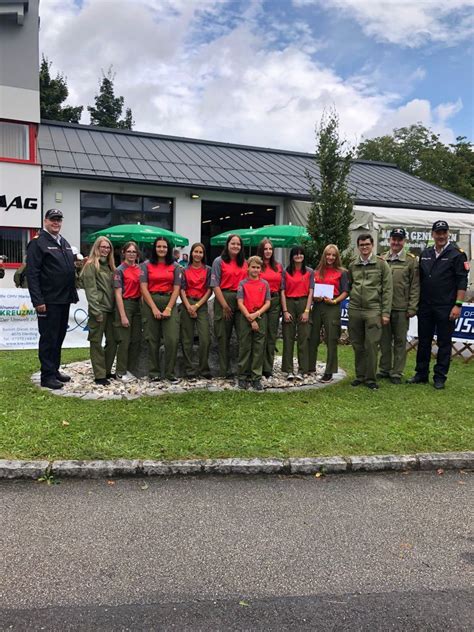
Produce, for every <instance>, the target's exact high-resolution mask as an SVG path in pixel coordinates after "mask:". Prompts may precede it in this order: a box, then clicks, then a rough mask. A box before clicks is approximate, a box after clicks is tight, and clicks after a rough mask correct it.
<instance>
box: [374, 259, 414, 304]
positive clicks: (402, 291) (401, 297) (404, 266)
mask: <svg viewBox="0 0 474 632" xmlns="http://www.w3.org/2000/svg"><path fill="white" fill-rule="evenodd" d="M382 258H383V259H384V260H385V261H386V262H387V264H388V265H389V267H390V270H391V272H392V279H393V300H392V310H394V311H401V312H408V313H409V314H416V311H417V309H418V301H419V299H420V277H419V272H418V270H419V266H418V259H417V258H416V257H415V255H412V254H411V253H410V252H405V251H403V250H402V251H401V252H400V253H399V254H398V256H397V257H396V258H392V257H391V253H390V251H388V252H385V253H384V254H383V255H382Z"/></svg>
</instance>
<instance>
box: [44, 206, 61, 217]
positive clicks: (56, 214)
mask: <svg viewBox="0 0 474 632" xmlns="http://www.w3.org/2000/svg"><path fill="white" fill-rule="evenodd" d="M53 217H59V218H60V219H63V217H64V215H63V212H62V211H60V210H59V209H57V208H50V209H49V210H48V211H46V214H45V216H44V218H45V219H53Z"/></svg>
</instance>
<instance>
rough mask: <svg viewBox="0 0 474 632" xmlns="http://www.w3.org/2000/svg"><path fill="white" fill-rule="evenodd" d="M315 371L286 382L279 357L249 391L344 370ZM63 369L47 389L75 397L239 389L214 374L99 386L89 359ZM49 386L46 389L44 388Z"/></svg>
mask: <svg viewBox="0 0 474 632" xmlns="http://www.w3.org/2000/svg"><path fill="white" fill-rule="evenodd" d="M317 368H318V370H317V373H312V374H310V375H308V376H307V377H305V379H304V380H303V381H302V382H296V383H295V382H289V381H288V380H287V379H286V377H285V376H284V375H283V373H282V372H281V358H280V357H277V358H276V359H275V367H274V375H273V376H272V377H271V378H262V385H263V389H264V390H263V391H254V390H253V389H249V392H252V393H253V392H255V393H264V392H269V391H270V392H273V393H283V392H288V391H298V390H307V389H315V388H325V387H327V386H331V385H333V384H337V382H340V381H341V380H342V379H343V378H344V377H345V375H346V374H345V372H344V371H343V370H342V369H340V371H339V373H335V374H334V378H333V380H332V382H330V383H329V384H327V383H326V384H323V383H321V382H320V381H319V378H320V377H321V375H322V374H323V373H324V364H322V363H318V367H317ZM62 370H64V372H65V373H67V374H68V375H70V376H71V378H72V379H71V381H70V382H66V383H65V384H64V386H63V388H62V389H59V390H50V391H49V392H50V393H52V394H54V395H58V396H61V397H78V398H81V399H84V400H92V401H96V400H112V399H123V400H133V399H137V398H139V397H144V396H149V397H157V396H159V395H181V394H184V393H187V392H189V391H200V390H201V391H208V392H211V393H221V392H223V391H236V390H237V391H238V390H239V389H238V388H237V382H236V380H234V379H232V380H224V379H222V378H217V377H216V378H213V379H212V380H205V379H198V380H196V379H194V380H185V379H182V380H181V381H180V383H179V384H170V383H169V382H167V381H166V380H161V381H159V382H151V381H150V380H149V379H148V378H139V379H137V380H135V381H131V382H122V381H120V380H111V381H110V385H109V386H98V385H97V384H95V382H94V376H93V373H92V367H91V363H90V360H85V361H84V362H74V363H72V364H69V365H67V366H64V367H62ZM31 381H32V382H33V383H34V384H36V385H37V386H40V374H39V373H35V374H34V375H33V376H32V377H31ZM45 390H48V389H45Z"/></svg>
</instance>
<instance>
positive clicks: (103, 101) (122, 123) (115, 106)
mask: <svg viewBox="0 0 474 632" xmlns="http://www.w3.org/2000/svg"><path fill="white" fill-rule="evenodd" d="M114 79H115V75H114V74H113V72H112V68H109V70H108V71H107V74H104V72H102V81H101V83H100V86H99V94H98V95H96V96H95V98H94V100H95V107H93V106H91V105H88V106H87V109H88V110H89V112H90V115H91V125H100V126H101V127H115V128H119V129H132V127H133V124H134V121H133V116H132V110H131V109H130V108H127V109H126V110H125V118H124V119H120V116H121V115H122V110H123V106H124V98H123V97H116V96H115V91H114Z"/></svg>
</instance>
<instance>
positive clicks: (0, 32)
mask: <svg viewBox="0 0 474 632" xmlns="http://www.w3.org/2000/svg"><path fill="white" fill-rule="evenodd" d="M2 9H3V11H2ZM19 58H21V59H22V60H25V63H24V64H22V71H21V72H17V64H15V66H14V68H15V70H14V71H13V64H10V65H9V64H8V63H4V62H3V61H2V63H1V64H0V255H2V254H5V255H7V256H8V264H7V266H9V268H10V269H9V271H8V274H7V275H6V277H5V279H4V280H3V281H0V286H1V284H3V285H4V286H11V285H12V276H13V271H14V269H15V268H16V267H17V266H18V265H19V264H20V263H21V261H22V258H23V256H24V253H25V248H26V244H27V242H28V240H29V239H30V238H31V236H32V235H33V234H34V232H35V230H36V229H37V228H38V227H39V226H41V222H42V211H43V210H46V209H48V208H51V207H55V208H60V209H61V210H62V211H63V212H64V215H65V218H66V221H65V223H64V231H63V232H64V235H65V237H66V238H67V239H68V241H69V242H70V243H71V244H73V245H75V246H77V247H80V248H81V250H82V251H83V252H87V249H88V244H87V242H86V237H87V235H88V234H89V233H91V232H93V231H95V230H99V229H101V228H105V227H107V226H111V225H114V224H121V223H136V222H140V223H145V224H152V225H157V226H162V227H164V228H169V229H172V230H175V231H176V232H178V233H180V234H183V235H185V236H186V237H188V239H189V241H190V243H193V242H194V241H203V242H204V243H205V244H206V246H208V245H209V242H210V238H211V237H212V236H213V235H215V234H218V233H220V232H223V231H224V230H229V229H234V228H241V227H247V226H252V227H254V228H257V227H260V226H264V225H266V224H273V223H278V224H279V223H287V222H288V221H292V222H293V223H301V224H302V223H304V221H305V216H306V213H307V202H305V201H307V200H308V199H309V197H308V182H307V179H306V176H305V172H306V170H307V171H309V173H311V175H312V176H313V177H314V178H315V180H316V182H317V181H318V179H319V171H318V167H317V165H316V163H315V161H314V156H312V155H311V154H305V153H299V152H292V151H283V150H276V149H266V148H261V147H249V146H242V145H231V144H226V143H219V142H213V141H205V140H196V139H188V138H176V137H172V136H164V135H157V134H147V133H144V132H131V131H128V130H116V129H105V128H99V127H93V126H86V125H76V124H68V123H59V122H53V121H41V123H40V122H39V92H38V66H39V59H38V0H30V1H29V2H15V1H12V0H9V1H8V2H4V0H0V59H1V60H5V59H6V60H8V59H19ZM26 62H27V63H26ZM350 189H351V191H352V192H353V193H354V195H355V210H356V223H355V224H354V230H355V231H357V230H359V229H360V230H361V229H370V230H373V231H374V232H375V233H376V234H377V231H379V232H380V231H383V229H384V228H385V230H387V227H389V226H390V225H391V224H393V223H399V222H401V221H403V223H404V224H405V225H407V226H410V227H415V229H416V228H417V227H418V229H419V230H417V229H416V230H415V232H417V233H420V234H426V233H427V232H429V229H430V227H431V224H432V221H433V219H432V218H433V217H435V219H439V218H440V217H443V218H447V219H448V220H449V218H451V223H452V224H453V226H459V227H460V228H461V229H462V231H461V232H462V234H460V238H461V240H462V244H463V247H464V248H466V247H467V248H469V253H470V257H472V256H473V255H472V246H471V241H472V235H473V234H474V203H472V202H470V201H468V200H465V199H463V198H461V197H459V196H457V195H454V194H452V193H449V192H448V191H444V190H442V189H440V188H438V187H436V186H434V185H432V184H429V183H427V182H423V181H422V180H420V179H418V178H415V177H413V176H410V175H408V174H406V173H403V172H402V171H400V170H399V169H398V168H397V167H395V166H394V165H389V164H384V163H374V162H367V161H354V163H353V166H352V170H351V175H350ZM432 213H435V216H433V215H432ZM377 214H378V215H377ZM369 215H371V216H372V217H374V216H376V217H379V220H377V221H378V223H377V222H376V223H375V224H374V222H372V223H370V222H369V219H368V216H369ZM380 217H383V219H382V220H380ZM380 234H381V237H383V234H382V232H380ZM381 243H382V240H381ZM216 254H218V251H217V250H213V251H211V258H212V257H213V256H215V255H216Z"/></svg>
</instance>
